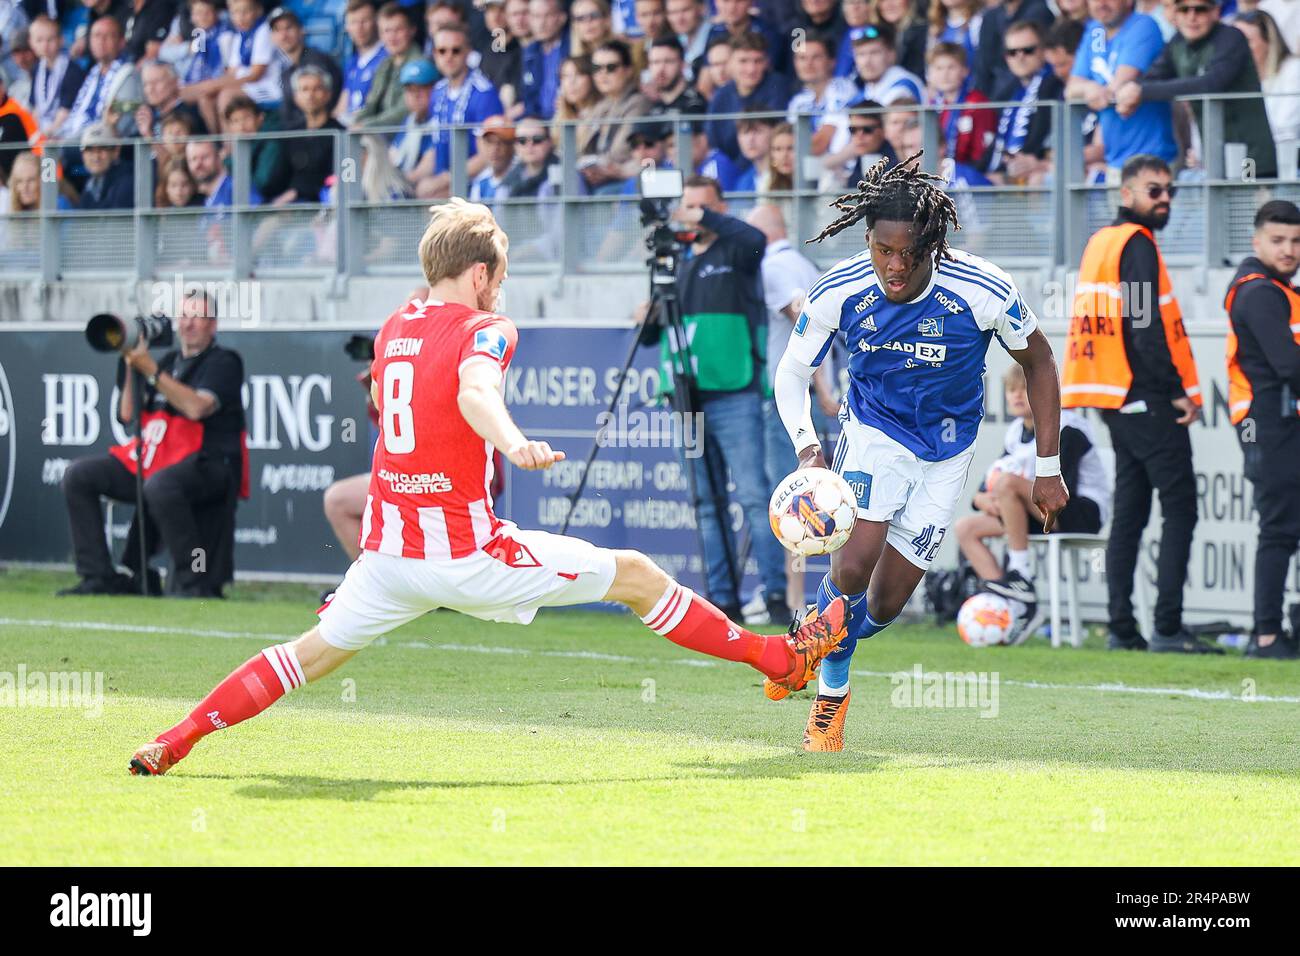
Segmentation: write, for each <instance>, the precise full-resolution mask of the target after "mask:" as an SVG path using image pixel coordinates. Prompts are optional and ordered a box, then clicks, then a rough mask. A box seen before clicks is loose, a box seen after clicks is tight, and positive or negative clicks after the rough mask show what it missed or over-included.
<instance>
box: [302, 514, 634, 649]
mask: <svg viewBox="0 0 1300 956" xmlns="http://www.w3.org/2000/svg"><path fill="white" fill-rule="evenodd" d="M614 573H615V558H614V552H613V551H611V550H609V549H608V548H598V547H596V546H595V545H594V544H591V543H590V542H588V541H583V540H582V539H581V538H571V537H568V536H567V535H559V534H551V533H549V532H547V531H523V530H521V529H519V528H516V527H514V526H513V525H507V526H506V528H505V529H503V530H502V532H501V534H500V535H499V536H498V537H496V538H494V539H493V547H492V548H491V550H483V551H478V552H476V553H474V554H471V555H469V556H467V557H464V558H456V559H453V560H439V561H427V560H422V559H419V558H402V557H394V556H393V555H388V554H380V553H379V552H378V551H363V552H362V553H361V557H359V558H357V560H356V561H354V562H353V563H352V567H350V568H348V573H347V577H345V578H344V579H343V583H342V584H340V585H339V586H338V590H336V591H335V592H334V596H333V597H332V598H330V600H329V601H327V602H326V603H325V605H324V606H323V607H322V608H321V609H320V610H319V611H318V612H317V613H318V614H319V615H320V632H321V637H323V638H324V639H325V642H326V643H327V644H330V645H333V646H334V647H337V648H340V649H342V650H347V651H355V650H360V649H361V648H363V647H365V646H366V645H367V644H369V643H370V642H371V641H373V640H374V639H375V638H377V637H379V636H380V635H381V634H385V633H387V632H388V631H391V630H393V629H394V628H397V627H401V626H402V625H403V624H406V623H408V622H409V621H413V620H415V619H416V618H417V617H419V616H420V615H422V614H425V613H427V612H429V611H432V610H434V609H435V608H450V609H451V610H453V611H460V612H461V613H462V614H468V615H469V616H470V617H477V618H479V619H481V620H484V621H504V622H507V623H510V624H528V623H529V622H530V621H532V619H533V618H534V617H535V616H536V614H537V609H538V608H540V607H558V606H563V605H568V604H589V603H591V602H592V601H599V600H601V599H602V598H604V597H605V595H606V594H608V593H609V589H610V587H611V586H612V585H613V583H614Z"/></svg>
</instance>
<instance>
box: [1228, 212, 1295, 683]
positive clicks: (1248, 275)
mask: <svg viewBox="0 0 1300 956" xmlns="http://www.w3.org/2000/svg"><path fill="white" fill-rule="evenodd" d="M1251 244H1252V246H1253V248H1254V252H1255V254H1254V255H1253V256H1247V257H1246V259H1245V260H1244V261H1243V262H1242V263H1241V266H1240V268H1238V269H1237V275H1236V276H1235V277H1234V278H1233V280H1232V285H1231V287H1229V289H1228V295H1227V301H1226V302H1225V304H1224V307H1225V308H1226V309H1227V310H1228V318H1229V322H1230V328H1229V330H1228V346H1227V357H1228V410H1229V415H1230V417H1231V419H1232V423H1233V425H1235V426H1237V437H1238V438H1239V439H1240V441H1241V450H1242V453H1243V454H1244V456H1245V474H1246V477H1247V478H1248V479H1249V480H1250V481H1251V482H1252V483H1253V484H1254V486H1255V508H1256V510H1257V511H1258V512H1259V543H1258V545H1257V547H1256V548H1255V627H1254V629H1253V631H1252V632H1251V636H1250V642H1249V643H1248V644H1247V645H1246V656H1247V657H1272V658H1282V659H1294V658H1296V657H1300V647H1297V641H1296V637H1297V635H1296V633H1295V630H1296V627H1297V624H1300V621H1298V620H1297V617H1298V616H1297V614H1296V607H1295V606H1292V609H1291V610H1292V623H1291V627H1292V634H1291V635H1290V637H1288V636H1287V634H1286V632H1285V631H1283V629H1282V596H1283V594H1284V593H1285V591H1286V578H1287V573H1288V571H1289V569H1290V567H1291V556H1292V555H1293V554H1295V551H1296V547H1297V545H1300V404H1297V398H1300V293H1298V292H1297V291H1296V289H1295V286H1293V285H1292V284H1291V280H1292V279H1293V278H1294V277H1295V274H1296V271H1297V269H1300V209H1298V208H1296V205H1295V203H1292V202H1287V201H1286V200H1283V199H1275V200H1273V201H1271V202H1266V203H1265V204H1264V205H1263V206H1261V207H1260V209H1259V211H1258V212H1257V213H1256V214H1255V236H1254V239H1253V240H1252V243H1251Z"/></svg>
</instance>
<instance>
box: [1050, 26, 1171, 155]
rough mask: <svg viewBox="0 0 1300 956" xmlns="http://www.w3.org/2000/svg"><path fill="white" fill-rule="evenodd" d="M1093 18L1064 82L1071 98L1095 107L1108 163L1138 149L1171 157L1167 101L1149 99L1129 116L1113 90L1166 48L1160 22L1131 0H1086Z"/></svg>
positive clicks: (1139, 73) (1143, 68) (1138, 75)
mask: <svg viewBox="0 0 1300 956" xmlns="http://www.w3.org/2000/svg"><path fill="white" fill-rule="evenodd" d="M1088 11H1089V13H1091V14H1092V17H1093V19H1091V20H1089V21H1088V25H1087V26H1086V27H1085V28H1084V33H1083V40H1082V41H1081V42H1080V44H1079V50H1078V52H1077V53H1076V54H1075V58H1074V72H1073V74H1072V75H1071V76H1070V83H1069V85H1068V86H1067V87H1066V91H1065V92H1066V96H1067V97H1068V98H1070V99H1082V100H1085V101H1086V102H1087V104H1088V106H1089V107H1090V108H1092V109H1094V110H1096V111H1097V113H1098V116H1099V118H1100V121H1101V138H1102V142H1103V143H1104V144H1105V147H1106V165H1107V166H1109V167H1111V168H1114V169H1119V168H1120V167H1122V166H1123V165H1124V162H1125V160H1127V159H1129V158H1130V157H1132V156H1136V155H1138V154H1139V153H1146V154H1150V155H1153V156H1159V157H1160V158H1161V159H1163V160H1165V161H1166V162H1170V163H1172V162H1173V161H1174V160H1175V159H1176V158H1177V156H1178V146H1177V144H1176V143H1175V141H1174V125H1173V115H1172V113H1171V111H1170V108H1169V104H1168V103H1158V102H1148V103H1143V104H1142V105H1141V106H1139V107H1138V108H1137V109H1136V110H1135V111H1134V112H1133V113H1132V114H1131V115H1130V116H1128V117H1122V116H1120V114H1119V113H1118V112H1117V111H1116V109H1115V106H1114V103H1115V93H1116V91H1118V90H1119V88H1120V87H1121V86H1123V85H1124V84H1125V83H1128V82H1129V81H1130V80H1136V79H1139V78H1140V77H1141V76H1142V74H1143V73H1145V72H1146V71H1147V69H1148V67H1150V66H1151V64H1152V63H1154V62H1155V60H1156V57H1158V56H1159V55H1160V51H1161V50H1162V49H1163V48H1164V45H1165V43H1164V39H1163V38H1162V37H1161V35H1160V28H1159V27H1158V26H1156V22H1155V21H1154V20H1153V19H1151V18H1150V17H1149V16H1147V15H1146V14H1144V13H1134V12H1133V0H1088Z"/></svg>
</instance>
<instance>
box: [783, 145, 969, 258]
mask: <svg viewBox="0 0 1300 956" xmlns="http://www.w3.org/2000/svg"><path fill="white" fill-rule="evenodd" d="M924 152H925V150H921V151H920V152H918V153H917V154H916V155H914V156H909V157H908V158H907V159H905V160H904V161H903V162H901V163H896V164H894V165H892V166H891V165H890V164H889V160H888V158H886V159H882V160H880V161H879V162H878V163H876V164H875V165H874V166H872V167H871V168H870V169H869V170H867V175H866V178H865V179H863V180H862V181H860V182H859V183H858V188H857V191H856V192H851V193H848V194H847V195H844V196H840V197H839V198H838V199H836V200H834V201H832V202H831V206H832V208H834V209H838V210H839V211H840V212H841V213H843V215H841V216H840V218H838V219H836V220H835V221H834V222H833V223H831V224H830V225H829V226H827V227H826V228H825V229H823V230H822V231H821V234H820V235H818V236H817V237H816V238H813V239H809V240H808V241H809V242H821V241H822V240H823V239H828V238H830V237H831V236H834V235H836V234H838V233H841V232H843V231H844V230H845V229H847V228H848V227H849V226H851V225H853V224H854V223H856V222H861V221H862V220H864V219H865V220H866V222H867V228H868V229H870V228H871V227H872V226H874V225H875V224H876V222H877V221H878V220H881V219H888V220H891V221H896V222H910V223H912V226H913V229H914V231H915V234H916V239H915V240H914V241H913V243H912V250H911V251H912V252H914V253H919V254H921V255H933V254H934V253H935V251H936V250H937V251H938V253H939V256H940V258H943V259H951V258H952V252H951V251H950V250H949V248H948V227H949V226H951V227H952V228H953V229H960V228H961V223H960V222H958V221H957V206H956V205H955V204H954V203H953V201H952V197H951V196H949V195H948V194H947V193H946V192H944V190H943V187H944V186H945V185H947V183H946V181H945V180H944V178H943V177H942V176H935V175H934V174H932V173H926V172H922V171H921V165H920V163H919V162H918V161H919V160H920V158H921V155H922V153H924Z"/></svg>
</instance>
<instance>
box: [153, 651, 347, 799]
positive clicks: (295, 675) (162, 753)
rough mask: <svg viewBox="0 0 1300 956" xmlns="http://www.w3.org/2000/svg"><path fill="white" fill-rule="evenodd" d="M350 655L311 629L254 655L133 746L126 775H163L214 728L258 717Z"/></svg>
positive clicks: (221, 728)
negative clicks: (173, 721) (167, 725)
mask: <svg viewBox="0 0 1300 956" xmlns="http://www.w3.org/2000/svg"><path fill="white" fill-rule="evenodd" d="M355 653H356V651H346V650H341V649H340V648H337V647H333V646H331V645H329V644H326V643H325V640H324V639H323V638H322V637H321V636H320V629H319V628H315V627H314V628H312V629H311V630H310V631H308V632H307V633H306V634H304V635H303V636H302V637H300V638H298V639H297V640H296V641H290V642H289V643H287V644H276V645H275V646H274V647H268V648H266V650H264V651H261V652H260V653H258V654H254V655H253V656H252V657H251V658H249V659H248V660H246V661H244V663H243V664H241V665H240V666H239V667H237V668H236V669H235V670H234V671H233V672H231V674H230V676H228V677H227V678H226V679H225V680H223V681H222V682H221V683H220V684H218V685H217V686H216V688H215V689H214V690H213V691H212V693H210V694H208V696H207V697H204V698H203V700H201V701H200V702H199V705H198V706H197V707H195V708H194V710H192V711H191V712H190V715H189V716H188V717H186V718H185V719H184V720H182V721H181V722H180V723H179V724H177V725H176V726H175V727H172V728H171V729H170V730H165V731H163V732H162V733H161V734H159V735H158V736H157V737H155V738H154V740H153V742H152V743H147V744H145V745H144V746H143V747H141V748H140V749H138V750H137V751H136V752H135V754H134V755H133V756H132V757H131V767H130V769H131V773H133V774H137V775H140V776H146V777H152V776H160V775H162V774H164V773H166V772H167V771H168V770H170V769H171V768H172V767H174V766H175V765H176V764H177V763H178V762H180V761H181V760H182V759H184V757H185V755H186V754H188V753H189V752H190V748H191V747H193V746H194V744H195V743H197V742H198V741H199V740H201V739H202V738H204V737H206V736H207V735H208V734H210V733H212V732H213V731H214V730H223V729H225V728H226V727H232V726H234V725H235V724H237V723H240V722H241V721H244V720H248V718H250V717H255V716H257V715H258V714H260V713H261V712H262V711H264V710H266V708H268V707H270V706H271V705H272V704H274V703H275V702H276V701H277V700H279V699H280V698H281V697H283V696H284V695H285V694H287V693H289V691H291V690H296V689H297V688H299V687H301V686H303V685H304V684H307V683H309V682H311V681H314V680H316V679H317V678H320V677H324V676H325V675H326V674H328V673H329V672H330V671H332V670H334V669H335V668H336V667H338V666H339V665H340V664H342V663H343V662H344V661H346V660H347V659H348V658H350V657H351V656H352V655H353V654H355Z"/></svg>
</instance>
